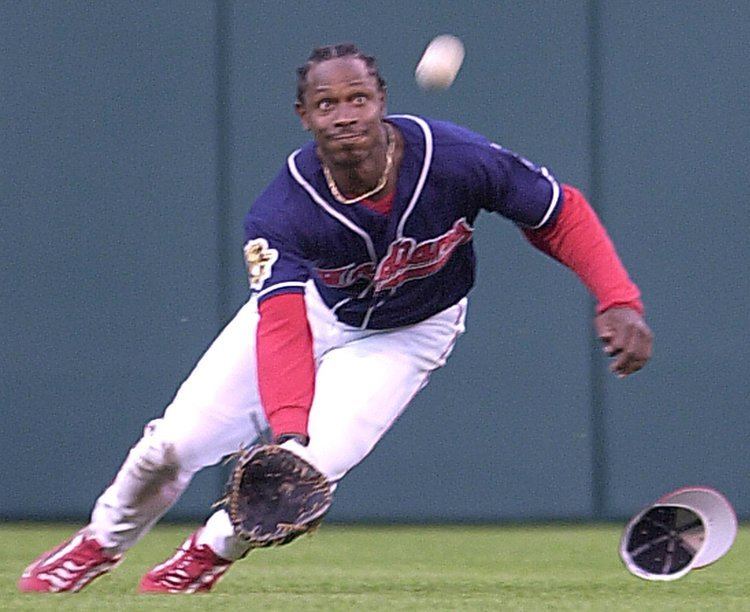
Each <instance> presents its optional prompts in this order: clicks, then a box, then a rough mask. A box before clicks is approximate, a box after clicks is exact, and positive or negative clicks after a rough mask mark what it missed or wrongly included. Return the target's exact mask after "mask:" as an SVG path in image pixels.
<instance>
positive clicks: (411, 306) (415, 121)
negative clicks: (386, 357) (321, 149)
mask: <svg viewBox="0 0 750 612" xmlns="http://www.w3.org/2000/svg"><path fill="white" fill-rule="evenodd" d="M387 121H389V122H390V123H391V124H393V125H394V126H396V127H397V128H398V129H399V131H400V132H401V134H402V136H403V139H404V152H403V158H402V161H401V165H400V167H399V169H398V179H397V184H396V191H395V195H394V198H393V207H392V210H391V212H390V214H388V215H382V214H380V213H378V212H375V211H373V210H370V209H369V208H368V207H367V206H364V205H362V204H349V205H347V204H341V203H339V202H338V201H336V199H335V198H334V197H333V196H332V195H331V193H330V191H329V189H328V186H327V185H326V181H325V177H324V175H323V170H322V168H321V165H320V161H319V160H318V158H317V155H316V153H315V144H314V143H312V142H311V143H309V144H307V145H306V146H304V147H302V148H301V149H299V150H298V151H295V152H294V153H292V154H291V155H290V156H289V158H288V160H287V164H286V167H285V168H283V169H282V171H281V172H280V173H279V174H278V175H277V176H276V178H275V179H274V180H273V182H272V183H271V184H270V185H269V186H268V188H267V189H266V190H265V191H264V192H263V193H262V194H261V195H260V197H259V198H258V199H257V200H256V201H255V202H254V203H253V205H252V207H251V208H250V212H249V213H248V214H247V217H246V218H245V238H246V243H245V247H244V252H245V262H246V265H247V269H248V279H249V281H250V287H251V289H252V290H253V291H256V292H257V293H258V299H259V300H260V301H262V300H264V299H266V298H268V297H270V296H272V295H277V294H279V293H284V292H303V291H304V287H305V283H306V281H308V280H309V279H313V281H314V282H315V285H316V287H317V289H318V291H319V292H320V295H321V296H322V298H323V300H324V301H325V303H326V304H327V305H328V306H329V307H330V308H331V309H332V310H333V311H334V313H335V315H336V317H337V318H338V319H339V320H340V321H342V322H344V323H346V324H348V325H352V326H355V327H363V328H371V329H387V328H392V327H400V326H403V325H409V324H412V323H416V322H418V321H422V320H424V319H426V318H428V317H430V316H432V315H434V314H435V313H437V312H440V311H441V310H444V309H445V308H448V307H449V306H452V305H453V304H455V303H456V302H458V301H459V300H460V299H461V298H462V297H464V296H465V295H466V294H467V293H468V292H469V290H470V289H471V287H472V285H473V284H474V275H475V257H474V249H473V246H472V242H471V241H472V235H473V232H474V229H473V226H474V222H475V220H476V217H477V215H478V214H479V211H480V210H487V211H490V212H495V213H498V214H500V215H502V216H504V217H507V218H508V219H510V220H511V221H513V222H515V223H517V224H519V225H521V226H524V227H532V228H539V227H542V226H543V225H545V224H548V223H550V222H552V221H553V219H554V218H555V216H556V215H557V213H558V211H559V209H560V206H561V203H562V202H561V201H562V192H561V190H560V188H559V185H558V183H557V181H556V180H555V179H554V177H553V176H552V175H551V174H550V173H549V172H548V171H547V170H546V169H545V168H543V167H537V166H535V165H533V164H531V163H530V162H529V161H527V160H525V159H524V158H522V157H520V156H518V155H516V154H514V153H512V152H511V151H508V150H507V149H504V148H502V147H501V146H499V145H496V144H494V143H491V142H490V141H489V140H487V139H486V138H484V137H483V136H480V135H478V134H475V133H473V132H471V131H469V130H467V129H465V128H462V127H459V126H457V125H454V124H452V123H448V122H443V121H433V120H429V119H423V118H420V117H415V116H410V115H394V116H389V117H388V118H387Z"/></svg>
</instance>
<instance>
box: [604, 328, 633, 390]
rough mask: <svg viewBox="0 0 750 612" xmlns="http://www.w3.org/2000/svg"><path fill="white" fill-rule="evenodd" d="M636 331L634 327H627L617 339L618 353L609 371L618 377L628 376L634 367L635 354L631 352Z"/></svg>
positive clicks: (615, 354)
mask: <svg viewBox="0 0 750 612" xmlns="http://www.w3.org/2000/svg"><path fill="white" fill-rule="evenodd" d="M633 333H634V330H633V328H632V326H630V325H626V326H625V327H624V328H623V329H622V330H621V333H620V334H619V337H618V338H617V346H616V349H617V352H615V353H613V355H614V359H613V361H612V363H611V364H610V366H609V369H610V370H611V371H612V372H614V373H615V374H617V375H618V376H620V377H622V376H626V375H627V373H628V370H629V368H630V367H631V365H632V361H633V357H634V356H633V354H632V353H631V352H630V350H629V346H630V343H631V338H632V336H633Z"/></svg>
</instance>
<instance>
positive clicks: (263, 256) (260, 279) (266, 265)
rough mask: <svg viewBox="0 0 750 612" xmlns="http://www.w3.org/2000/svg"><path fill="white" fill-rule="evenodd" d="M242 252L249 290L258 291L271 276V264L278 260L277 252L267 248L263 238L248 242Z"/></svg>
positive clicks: (266, 242)
mask: <svg viewBox="0 0 750 612" xmlns="http://www.w3.org/2000/svg"><path fill="white" fill-rule="evenodd" d="M243 251H244V253H245V266H247V280H248V282H249V283H250V288H251V289H256V290H258V291H259V290H260V289H262V288H263V283H264V282H265V281H266V279H267V278H269V277H270V276H271V271H272V270H273V264H275V263H276V260H277V259H278V258H279V252H278V251H277V250H276V249H271V248H269V247H268V241H267V240H266V239H265V238H256V239H255V240H248V242H247V243H246V244H245V246H244V248H243Z"/></svg>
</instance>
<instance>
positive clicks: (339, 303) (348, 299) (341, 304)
mask: <svg viewBox="0 0 750 612" xmlns="http://www.w3.org/2000/svg"><path fill="white" fill-rule="evenodd" d="M351 301H352V298H344V299H343V300H341V301H340V302H336V304H335V305H334V307H333V308H331V312H332V313H333V314H336V311H337V310H338V309H339V308H341V307H342V306H343V305H344V304H346V303H347V302H351Z"/></svg>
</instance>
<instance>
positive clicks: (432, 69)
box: [414, 34, 464, 89]
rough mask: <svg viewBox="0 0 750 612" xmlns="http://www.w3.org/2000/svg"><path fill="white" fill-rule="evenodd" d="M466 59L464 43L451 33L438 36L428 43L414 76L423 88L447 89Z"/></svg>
mask: <svg viewBox="0 0 750 612" xmlns="http://www.w3.org/2000/svg"><path fill="white" fill-rule="evenodd" d="M463 61H464V45H463V43H462V42H461V41H460V40H459V39H458V38H456V37H455V36H452V35H450V34H443V35H441V36H438V37H436V38H434V39H433V40H432V42H430V44H429V45H427V48H426V49H425V52H424V54H423V55H422V59H420V60H419V63H418V64H417V69H416V71H415V73H414V76H415V77H416V79H417V84H418V85H419V86H420V87H421V88H422V89H447V88H448V87H450V86H451V84H452V83H453V81H454V80H455V78H456V75H457V74H458V70H459V68H461V63H462V62H463Z"/></svg>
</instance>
